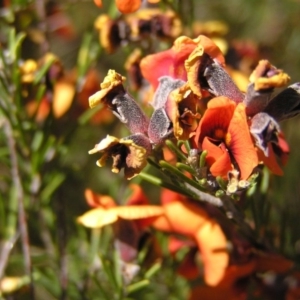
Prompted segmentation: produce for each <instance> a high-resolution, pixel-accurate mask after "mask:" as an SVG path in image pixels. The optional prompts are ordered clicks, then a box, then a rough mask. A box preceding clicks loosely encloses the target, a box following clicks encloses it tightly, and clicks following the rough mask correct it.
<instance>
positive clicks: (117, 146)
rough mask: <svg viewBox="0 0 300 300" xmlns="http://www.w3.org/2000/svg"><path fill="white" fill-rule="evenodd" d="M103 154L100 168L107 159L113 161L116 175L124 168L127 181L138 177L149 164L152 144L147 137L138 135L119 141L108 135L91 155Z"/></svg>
mask: <svg viewBox="0 0 300 300" xmlns="http://www.w3.org/2000/svg"><path fill="white" fill-rule="evenodd" d="M97 152H100V153H102V156H101V158H100V159H99V160H98V161H97V165H98V166H99V167H103V166H104V165H105V163H106V161H107V159H109V158H111V159H112V169H111V171H112V172H114V173H119V172H120V170H121V169H123V168H124V175H125V178H126V179H131V178H133V177H135V176H136V175H138V174H139V173H140V172H141V170H142V169H143V168H144V167H145V166H146V164H147V157H148V155H149V154H150V152H151V144H150V141H149V139H148V137H146V136H145V135H143V134H141V133H137V134H134V135H131V136H128V137H125V138H121V139H118V138H116V137H113V136H110V135H107V136H106V138H105V139H103V140H102V141H101V142H100V143H99V144H96V145H95V147H94V149H92V150H90V151H89V154H94V153H97Z"/></svg>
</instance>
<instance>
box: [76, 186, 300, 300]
mask: <svg viewBox="0 0 300 300" xmlns="http://www.w3.org/2000/svg"><path fill="white" fill-rule="evenodd" d="M130 188H131V190H132V194H131V196H130V197H129V199H128V201H127V203H126V204H125V205H123V206H118V205H117V204H116V203H115V201H114V200H113V199H112V198H111V197H110V196H107V195H97V194H95V193H94V192H92V191H91V190H86V192H85V196H86V200H87V202H88V204H89V205H90V206H92V207H93V209H92V210H90V211H88V212H86V213H85V214H83V215H82V216H80V217H79V218H78V222H79V223H80V224H82V225H83V226H86V227H88V228H103V227H104V226H106V225H112V226H113V231H114V239H115V243H114V244H115V246H116V250H117V251H118V252H119V256H120V259H121V265H122V270H123V277H124V280H125V281H126V282H127V283H130V282H131V280H133V278H134V276H135V275H136V274H137V272H138V271H139V267H138V265H136V264H137V257H138V253H139V250H140V249H141V241H142V240H144V239H145V235H147V232H149V231H148V230H147V228H149V227H152V228H153V229H155V230H156V231H162V232H165V233H167V234H169V251H170V254H171V255H173V256H175V254H176V252H177V251H179V250H180V249H182V248H186V249H187V250H188V251H186V255H185V257H184V258H183V260H182V261H181V263H180V264H179V267H178V270H177V271H178V273H179V274H180V275H181V276H183V277H185V278H186V279H187V280H191V281H193V282H195V280H196V279H197V278H202V277H203V278H204V280H205V283H206V285H203V284H200V285H195V284H194V285H193V288H191V292H190V296H189V299H190V300H193V299H217V300H218V299H224V297H225V298H226V299H237V300H238V299H246V298H247V293H246V287H247V283H248V282H250V281H253V283H254V282H255V281H256V284H255V293H256V294H262V295H265V296H268V293H271V292H272V289H273V290H275V289H276V283H275V279H274V280H273V281H270V279H268V278H269V277H272V278H273V277H274V276H281V277H286V278H287V281H286V288H285V291H284V293H285V294H286V295H289V297H290V298H288V299H296V298H295V297H297V295H298V291H299V288H297V285H295V284H293V285H290V286H289V285H288V280H289V281H293V282H294V283H295V282H297V281H298V279H297V274H294V275H292V274H291V273H290V272H291V270H292V267H293V263H292V262H291V261H289V260H287V259H285V258H283V257H282V256H280V255H277V254H275V253H273V252H270V251H269V250H262V249H260V250H259V249H257V248H256V247H254V246H253V245H252V244H251V243H249V242H248V241H247V240H245V238H243V237H241V236H240V235H239V234H238V233H237V231H236V230H235V228H234V227H233V226H232V225H229V224H226V223H224V220H223V221H222V217H221V216H220V214H218V213H217V212H216V211H213V210H211V209H210V212H209V213H208V212H207V207H205V205H200V204H199V202H195V201H194V200H192V199H190V198H187V197H184V196H182V195H179V194H177V193H174V192H171V191H169V190H163V191H162V194H161V204H160V205H150V204H149V202H148V199H147V197H146V196H145V194H144V193H143V190H142V189H141V187H140V186H138V185H136V184H132V185H130ZM220 224H223V225H222V227H221V225H220ZM149 245H150V247H151V249H150V250H149V252H151V259H150V263H152V264H153V263H154V262H156V263H157V262H159V261H161V259H162V258H163V257H162V252H161V251H160V249H159V245H158V244H157V242H154V236H152V242H151V243H150V244H149ZM174 259H175V258H174ZM147 263H149V260H148V261H147ZM132 266H136V268H135V269H134V270H135V271H132ZM259 274H260V275H259ZM292 278H293V279H292ZM273 293H274V291H273ZM295 295H296V296H295ZM286 299H287V298H286Z"/></svg>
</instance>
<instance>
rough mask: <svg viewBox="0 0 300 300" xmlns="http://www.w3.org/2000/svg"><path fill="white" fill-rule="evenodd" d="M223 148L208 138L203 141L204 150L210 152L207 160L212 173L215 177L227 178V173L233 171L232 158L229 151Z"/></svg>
mask: <svg viewBox="0 0 300 300" xmlns="http://www.w3.org/2000/svg"><path fill="white" fill-rule="evenodd" d="M222 148H223V147H222ZM222 148H221V147H218V146H216V145H215V144H213V143H212V142H210V141H209V139H208V138H207V137H205V138H204V140H203V143H202V149H203V150H207V152H208V154H207V157H206V160H207V163H208V165H209V166H210V172H211V173H212V175H213V176H215V177H217V176H222V177H227V173H228V172H229V171H230V170H232V164H231V160H230V156H229V154H228V152H227V150H226V149H224V148H223V149H222Z"/></svg>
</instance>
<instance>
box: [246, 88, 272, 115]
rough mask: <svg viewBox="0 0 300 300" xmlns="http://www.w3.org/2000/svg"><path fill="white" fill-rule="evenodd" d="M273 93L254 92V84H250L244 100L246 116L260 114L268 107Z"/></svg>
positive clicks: (268, 90) (266, 91) (270, 91)
mask: <svg viewBox="0 0 300 300" xmlns="http://www.w3.org/2000/svg"><path fill="white" fill-rule="evenodd" d="M273 91H274V89H267V90H259V91H256V90H255V88H254V83H250V84H249V85H248V88H247V92H246V95H245V99H244V103H245V105H246V114H247V116H254V115H255V114H257V113H259V112H262V111H263V110H264V108H265V107H266V106H267V105H268V102H269V101H270V99H271V97H272V93H273Z"/></svg>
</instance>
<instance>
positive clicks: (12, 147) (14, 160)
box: [4, 120, 34, 299]
mask: <svg viewBox="0 0 300 300" xmlns="http://www.w3.org/2000/svg"><path fill="white" fill-rule="evenodd" d="M4 132H5V135H6V138H7V146H8V149H9V153H10V161H11V176H12V180H13V184H14V187H15V189H16V197H17V201H18V221H19V232H20V236H21V242H22V248H23V255H24V261H25V272H26V274H27V275H28V277H29V278H30V293H31V299H34V285H33V276H32V264H31V257H30V246H29V235H28V228H27V220H26V212H25V207H24V202H23V201H24V190H23V186H22V182H21V178H20V173H19V167H18V157H17V150H16V141H15V139H14V136H13V130H12V128H11V124H10V123H9V121H8V120H6V121H5V123H4Z"/></svg>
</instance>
